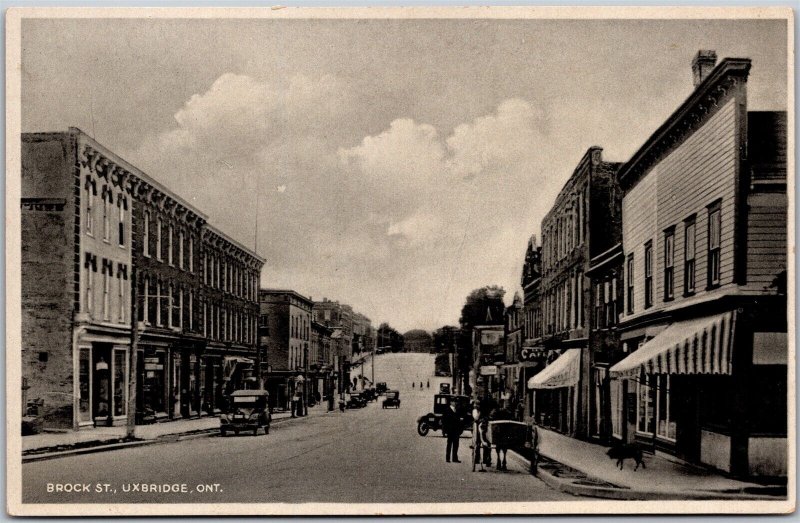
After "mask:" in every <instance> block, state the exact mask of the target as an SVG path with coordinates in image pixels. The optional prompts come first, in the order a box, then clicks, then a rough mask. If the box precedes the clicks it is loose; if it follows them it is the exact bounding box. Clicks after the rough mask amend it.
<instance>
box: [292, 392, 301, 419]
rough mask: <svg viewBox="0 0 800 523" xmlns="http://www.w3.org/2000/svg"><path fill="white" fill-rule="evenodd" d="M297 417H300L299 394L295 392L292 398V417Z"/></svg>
mask: <svg viewBox="0 0 800 523" xmlns="http://www.w3.org/2000/svg"><path fill="white" fill-rule="evenodd" d="M297 416H300V393H299V392H297V390H295V391H294V395H293V396H292V417H293V418H296V417H297Z"/></svg>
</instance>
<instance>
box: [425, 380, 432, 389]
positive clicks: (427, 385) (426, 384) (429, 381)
mask: <svg viewBox="0 0 800 523" xmlns="http://www.w3.org/2000/svg"><path fill="white" fill-rule="evenodd" d="M425 388H426V389H429V388H431V380H428V381H427V382H425Z"/></svg>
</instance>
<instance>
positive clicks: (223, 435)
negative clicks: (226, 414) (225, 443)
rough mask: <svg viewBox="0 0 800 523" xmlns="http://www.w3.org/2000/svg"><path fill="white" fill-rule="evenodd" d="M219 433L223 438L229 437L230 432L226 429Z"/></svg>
mask: <svg viewBox="0 0 800 523" xmlns="http://www.w3.org/2000/svg"><path fill="white" fill-rule="evenodd" d="M219 433H220V435H221V436H222V437H223V438H224V437H225V436H227V435H228V431H227V430H225V429H220V431H219Z"/></svg>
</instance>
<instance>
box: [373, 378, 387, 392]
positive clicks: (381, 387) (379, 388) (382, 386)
mask: <svg viewBox="0 0 800 523" xmlns="http://www.w3.org/2000/svg"><path fill="white" fill-rule="evenodd" d="M387 390H389V387H387V386H386V382H385V381H379V382H378V383H376V384H375V392H376V393H378V394H379V395H380V394H383V393H384V392H386V391H387Z"/></svg>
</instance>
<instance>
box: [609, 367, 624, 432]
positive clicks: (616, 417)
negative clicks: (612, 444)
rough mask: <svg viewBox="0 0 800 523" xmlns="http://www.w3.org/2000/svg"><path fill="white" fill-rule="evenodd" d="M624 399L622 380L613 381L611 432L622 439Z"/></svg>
mask: <svg viewBox="0 0 800 523" xmlns="http://www.w3.org/2000/svg"><path fill="white" fill-rule="evenodd" d="M622 400H623V398H622V380H620V379H615V380H611V432H612V434H613V435H614V437H616V438H622V423H623V421H624V419H625V418H624V412H623V410H622V409H623V401H622Z"/></svg>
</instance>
